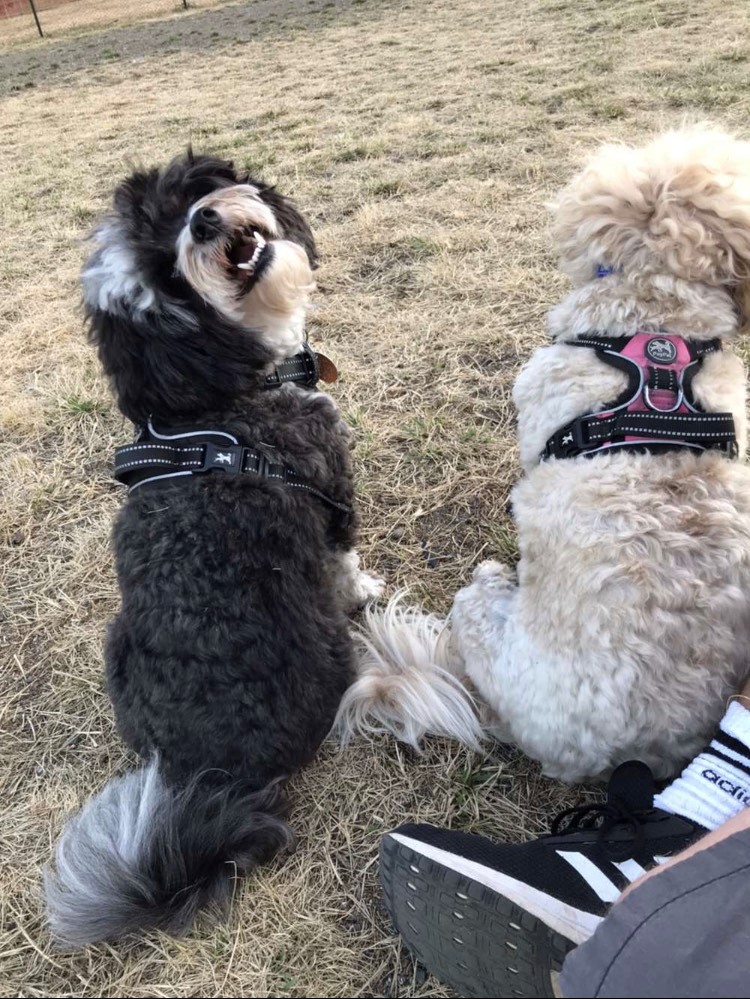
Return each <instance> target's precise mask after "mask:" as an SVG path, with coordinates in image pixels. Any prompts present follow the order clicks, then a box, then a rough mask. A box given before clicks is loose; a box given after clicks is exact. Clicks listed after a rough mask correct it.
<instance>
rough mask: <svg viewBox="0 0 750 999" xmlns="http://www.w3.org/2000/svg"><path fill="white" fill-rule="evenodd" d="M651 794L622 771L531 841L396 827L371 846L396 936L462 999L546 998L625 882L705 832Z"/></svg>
mask: <svg viewBox="0 0 750 999" xmlns="http://www.w3.org/2000/svg"><path fill="white" fill-rule="evenodd" d="M653 796H654V781H653V777H652V775H651V771H650V770H649V769H648V767H647V766H645V764H643V763H637V762H634V763H624V764H622V766H620V767H618V768H617V770H616V771H615V772H614V774H613V775H612V778H611V780H610V782H609V787H608V789H607V800H606V802H602V803H600V804H595V805H580V806H578V807H577V808H570V809H568V810H567V811H566V812H563V813H562V814H561V815H558V816H557V818H556V819H555V820H554V822H553V823H552V831H551V833H550V834H549V835H547V836H541V837H540V838H539V839H537V840H532V841H531V842H529V843H522V844H516V845H512V844H505V845H503V844H500V845H496V844H494V843H492V842H491V841H490V840H487V839H484V838H483V837H481V836H470V835H468V834H466V833H461V832H453V831H451V830H449V829H437V828H435V827H434V826H427V825H413V824H407V825H403V826H399V828H398V829H395V830H394V831H393V832H390V833H388V834H387V835H386V836H384V837H383V840H382V843H381V847H380V880H381V882H382V885H383V891H384V893H385V902H386V905H387V907H388V911H389V912H390V914H391V918H392V920H393V923H394V925H395V927H396V929H397V930H398V932H399V933H400V935H401V936H402V938H403V940H404V942H405V943H406V945H407V947H408V948H409V949H410V950H411V951H412V953H413V954H414V955H415V957H416V958H417V960H419V961H420V962H421V963H422V964H423V965H424V966H425V967H426V968H427V969H428V971H430V972H431V973H432V974H434V975H435V976H436V977H437V978H438V979H439V980H440V981H442V982H444V983H446V984H448V985H450V986H451V988H453V989H455V990H456V991H457V992H458V993H459V995H461V996H466V997H467V999H473V997H478V996H504V997H510V996H553V995H554V994H555V993H554V986H553V981H554V976H555V973H556V972H558V971H559V970H560V968H561V967H562V962H563V960H564V958H565V955H566V954H567V952H568V951H569V950H572V948H573V947H575V946H576V944H580V943H582V942H583V941H584V940H587V939H588V938H589V937H590V936H591V934H592V933H593V932H594V930H595V929H596V928H597V926H598V925H599V923H600V922H601V921H602V919H603V918H604V916H605V915H606V913H607V911H608V909H609V907H610V905H611V904H612V903H613V902H614V901H615V899H616V898H618V897H619V895H620V894H621V893H622V891H623V890H624V889H625V888H626V887H627V886H628V885H629V884H630V883H631V881H634V880H635V879H636V878H638V877H640V876H641V875H642V874H644V873H645V872H646V871H647V870H649V869H650V868H652V867H654V866H655V865H656V864H659V863H663V862H664V861H665V860H667V859H668V858H669V857H670V856H671V855H673V854H675V853H678V852H679V851H680V850H684V849H685V847H687V846H689V845H690V843H692V842H693V841H694V840H696V839H698V838H699V837H700V836H702V835H703V834H704V833H705V832H706V830H705V829H703V828H702V827H700V826H697V825H695V824H694V823H692V822H689V821H688V820H687V819H683V818H681V817H679V816H677V815H670V814H669V813H667V812H663V811H661V810H660V809H658V808H654V807H653Z"/></svg>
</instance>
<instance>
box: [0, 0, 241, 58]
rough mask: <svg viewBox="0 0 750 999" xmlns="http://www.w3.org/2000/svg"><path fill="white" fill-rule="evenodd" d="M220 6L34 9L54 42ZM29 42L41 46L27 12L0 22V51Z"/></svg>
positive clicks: (172, 0)
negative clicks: (87, 33) (79, 34)
mask: <svg viewBox="0 0 750 999" xmlns="http://www.w3.org/2000/svg"><path fill="white" fill-rule="evenodd" d="M58 2H59V0H58ZM223 2H226V0H189V3H188V9H187V10H186V9H185V8H184V6H183V4H182V0H65V2H63V3H62V4H60V5H59V6H57V5H56V6H52V7H49V8H48V7H47V6H46V4H45V2H44V0H37V3H36V7H37V13H38V15H39V21H40V23H41V25H42V31H43V32H44V37H45V39H57V38H62V37H63V36H67V35H71V34H78V33H80V32H83V31H90V30H95V29H97V28H105V27H106V28H110V27H116V26H118V25H126V24H132V23H133V21H134V20H138V21H150V20H156V19H159V18H165V17H169V16H170V15H173V16H177V17H184V16H185V15H186V14H190V13H195V12H196V11H200V10H210V9H211V8H212V7H216V6H217V5H218V4H221V3H223ZM29 42H37V43H38V44H41V45H44V44H45V42H44V41H42V40H40V39H39V33H38V30H37V26H36V22H35V21H34V17H33V15H32V13H31V10H30V9H27V10H24V11H23V13H22V14H17V15H16V16H15V17H11V18H8V19H7V20H0V48H5V47H7V48H10V47H12V46H15V45H18V44H26V43H29Z"/></svg>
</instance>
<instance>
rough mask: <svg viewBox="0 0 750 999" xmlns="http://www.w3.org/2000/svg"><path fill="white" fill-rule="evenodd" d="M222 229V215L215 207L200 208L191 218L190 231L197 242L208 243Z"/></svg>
mask: <svg viewBox="0 0 750 999" xmlns="http://www.w3.org/2000/svg"><path fill="white" fill-rule="evenodd" d="M220 231H221V215H219V213H218V212H217V211H214V209H213V208H199V209H198V211H197V212H194V213H193V216H192V218H191V219H190V232H191V233H192V235H193V239H194V240H195V241H196V243H207V242H208V240H209V239H213V238H214V237H215V236H216V235H217V234H218V233H219V232H220Z"/></svg>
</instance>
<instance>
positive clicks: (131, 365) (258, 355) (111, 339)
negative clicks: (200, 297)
mask: <svg viewBox="0 0 750 999" xmlns="http://www.w3.org/2000/svg"><path fill="white" fill-rule="evenodd" d="M87 319H88V326H89V336H90V339H91V341H92V342H93V343H94V344H95V345H96V347H97V349H98V353H99V360H100V362H101V364H102V367H103V369H104V371H105V373H106V374H107V376H108V377H109V380H110V383H111V385H112V389H113V391H114V394H115V397H116V399H117V404H118V406H119V408H120V410H121V411H122V413H123V414H124V415H125V416H126V417H128V419H130V420H132V421H133V422H134V423H143V422H144V421H145V420H146V419H147V418H148V417H149V416H153V417H154V419H157V420H161V421H162V422H165V423H167V424H168V423H169V422H170V421H174V420H175V418H178V419H180V418H184V419H189V417H190V416H191V414H194V413H200V412H202V411H204V410H205V408H206V400H210V403H211V406H212V407H213V408H214V409H216V410H220V409H222V408H223V407H224V406H229V405H230V404H231V403H232V401H233V400H234V399H236V398H237V396H238V395H240V394H241V393H242V392H243V391H244V390H246V389H247V388H248V387H249V386H251V385H253V384H254V383H255V382H256V381H257V379H258V378H259V372H260V370H261V369H262V368H263V367H264V366H265V365H266V364H268V362H269V361H270V359H271V356H270V352H269V351H268V349H267V348H266V347H265V346H264V345H263V343H262V341H261V338H260V337H259V336H258V337H255V336H253V335H252V333H249V332H248V331H246V330H238V329H237V328H236V327H233V326H231V325H230V324H228V323H224V322H222V320H221V319H220V317H217V315H216V314H215V313H213V312H212V311H209V310H207V309H206V310H205V314H203V315H201V314H200V312H195V311H193V309H191V310H190V311H189V310H187V309H181V308H180V307H179V306H175V307H173V308H171V309H169V308H167V309H162V310H160V311H147V310H146V311H144V310H132V309H129V310H127V311H126V310H124V309H123V310H120V311H118V310H113V311H103V310H101V309H98V308H87Z"/></svg>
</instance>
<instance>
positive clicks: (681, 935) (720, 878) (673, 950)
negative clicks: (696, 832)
mask: <svg viewBox="0 0 750 999" xmlns="http://www.w3.org/2000/svg"><path fill="white" fill-rule="evenodd" d="M560 985H561V988H562V993H563V995H564V996H565V997H566V999H589V997H601V999H605V997H610V999H641V997H643V999H652V997H653V999H657V997H658V999H703V997H713V996H717V997H726V999H746V997H750V829H744V830H742V831H741V832H738V833H736V834H735V835H734V836H729V837H728V838H727V839H723V840H721V841H720V842H718V843H717V844H716V845H715V846H712V847H709V848H708V849H706V850H701V851H699V852H698V853H696V854H695V855H694V856H692V857H689V858H688V859H687V860H684V861H682V862H681V863H679V864H675V865H674V866H673V867H670V868H668V869H667V870H665V871H663V872H662V873H661V874H659V875H658V876H657V877H653V878H650V879H649V880H648V881H647V882H646V883H645V884H644V885H642V886H640V887H637V888H635V889H634V890H633V891H632V892H631V893H630V895H628V897H627V898H625V899H623V901H622V902H618V903H617V904H616V905H614V906H613V907H612V909H611V911H610V913H609V915H608V916H607V918H606V919H605V920H604V922H603V923H602V924H601V925H600V926H599V928H598V929H597V931H596V933H595V934H594V935H593V936H592V937H591V938H590V939H589V940H587V941H586V943H584V944H581V946H580V947H578V948H577V949H576V950H574V951H572V952H571V953H570V954H569V955H568V957H567V959H566V961H565V964H564V965H563V970H562V973H561V978H560Z"/></svg>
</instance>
